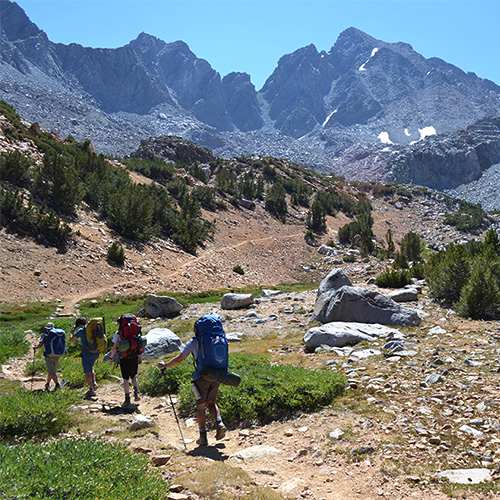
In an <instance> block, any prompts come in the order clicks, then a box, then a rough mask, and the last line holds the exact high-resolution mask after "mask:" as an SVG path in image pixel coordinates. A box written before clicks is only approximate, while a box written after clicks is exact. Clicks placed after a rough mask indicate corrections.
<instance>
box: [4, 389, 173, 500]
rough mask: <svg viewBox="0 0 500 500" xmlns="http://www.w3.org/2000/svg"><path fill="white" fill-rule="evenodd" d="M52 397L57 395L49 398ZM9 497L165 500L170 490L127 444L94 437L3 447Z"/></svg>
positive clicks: (145, 460)
mask: <svg viewBox="0 0 500 500" xmlns="http://www.w3.org/2000/svg"><path fill="white" fill-rule="evenodd" d="M50 396H51V397H52V395H50ZM0 462H1V463H2V474H1V475H0V491H2V496H3V497H4V498H17V499H29V498H45V499H50V498H52V499H62V498H64V499H67V500H76V499H78V500H101V499H106V500H122V499H124V498H140V499H143V500H161V499H166V498H167V497H168V495H169V487H168V484H166V483H165V482H164V481H163V479H162V478H161V475H160V474H159V473H158V472H157V471H155V470H153V469H151V467H150V462H149V458H148V457H147V456H145V455H144V454H142V453H131V452H130V451H129V450H128V449H127V445H124V444H119V443H108V442H105V441H102V440H95V439H80V440H75V439H69V438H63V439H59V440H57V441H53V442H45V443H32V442H27V443H24V444H22V445H17V446H5V445H3V444H0Z"/></svg>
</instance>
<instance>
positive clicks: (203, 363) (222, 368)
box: [158, 315, 229, 446]
mask: <svg viewBox="0 0 500 500" xmlns="http://www.w3.org/2000/svg"><path fill="white" fill-rule="evenodd" d="M194 332H195V336H194V337H193V338H192V339H191V340H189V341H188V342H187V344H186V345H185V346H184V348H183V349H182V351H181V353H180V354H178V355H177V356H176V357H175V358H173V359H171V360H170V361H168V362H167V363H165V362H164V361H160V362H159V363H158V368H159V369H160V370H164V369H165V368H171V367H173V366H177V365H178V364H179V363H181V362H182V361H184V360H185V359H186V358H187V357H188V356H189V355H190V354H192V355H193V357H194V359H195V367H196V369H195V371H194V373H193V375H192V379H193V380H192V384H193V393H194V395H195V398H196V419H197V421H198V427H199V431H200V437H199V438H198V439H197V440H196V443H197V444H199V445H200V446H207V445H208V439H207V427H206V423H207V416H206V411H205V410H206V408H208V411H209V413H210V415H211V416H212V418H213V419H214V421H215V425H216V434H215V439H217V440H219V439H223V438H224V437H225V435H226V431H227V429H226V426H225V425H224V423H223V422H222V418H221V415H220V410H219V407H218V406H217V404H216V402H215V401H216V399H217V394H218V392H219V386H220V384H221V383H225V382H226V380H227V374H228V371H227V370H228V365H229V358H228V344H227V339H226V335H225V333H224V329H223V327H222V322H221V320H220V318H219V316H215V315H206V316H202V317H201V318H199V319H198V320H197V321H196V323H195V324H194Z"/></svg>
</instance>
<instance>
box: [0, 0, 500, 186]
mask: <svg viewBox="0 0 500 500" xmlns="http://www.w3.org/2000/svg"><path fill="white" fill-rule="evenodd" d="M0 9H1V10H0V13H1V16H2V37H1V42H0V43H1V47H0V49H1V50H0V99H4V100H6V101H7V102H9V104H12V105H13V106H14V107H15V108H16V109H18V110H19V111H21V112H23V113H24V114H25V116H26V118H27V119H29V120H30V121H37V122H39V123H41V125H42V126H44V127H45V128H48V129H51V130H54V131H56V132H58V133H59V134H60V135H61V136H67V135H68V134H71V135H72V136H73V137H75V138H76V139H78V140H84V139H86V138H90V139H91V140H92V142H93V144H95V147H96V149H97V151H100V152H104V153H107V154H111V155H126V154H129V153H130V152H131V151H132V150H134V149H135V148H136V147H137V146H138V144H139V142H140V140H141V139H142V138H145V137H150V136H159V135H182V136H184V137H186V138H187V139H193V140H195V141H197V142H200V143H201V144H203V145H205V146H208V147H211V148H214V152H215V153H216V154H217V155H220V156H225V157H228V156H234V155H242V154H244V155H246V154H252V153H257V154H263V155H266V156H267V155H272V156H277V157H283V156H285V157H287V158H288V159H291V160H293V161H296V162H299V163H304V164H306V166H310V167H312V168H315V169H317V170H320V171H323V172H326V171H331V170H332V168H333V160H332V159H333V158H339V159H340V161H342V158H343V157H345V155H346V154H350V152H349V151H348V148H349V147H351V146H353V145H355V147H356V149H359V148H361V149H368V150H373V151H374V150H378V148H379V147H380V146H382V147H384V146H383V145H386V146H391V145H410V144H412V143H416V142H418V141H420V140H422V138H423V137H425V136H428V135H429V133H436V134H439V133H445V132H454V131H456V130H459V129H464V128H466V127H467V126H469V125H471V124H472V123H474V122H475V121H477V120H479V119H482V118H485V117H488V116H490V117H491V116H500V87H499V86H498V85H496V84H495V83H493V82H490V81H488V80H483V79H481V78H478V77H477V76H476V75H474V74H473V73H465V72H464V71H462V70H460V69H459V68H457V67H455V66H453V65H451V64H449V63H446V62H445V61H442V60H441V59H437V58H431V59H426V58H424V57H423V56H422V55H420V54H418V53H417V52H415V51H414V50H413V49H412V47H411V45H409V44H407V43H404V42H397V43H388V42H384V41H382V40H378V39H376V38H373V37H372V36H370V35H368V34H367V33H364V32H363V31H361V30H359V29H357V28H354V27H350V28H347V29H346V30H344V31H343V32H342V33H341V34H340V35H339V37H338V39H337V41H336V42H335V43H334V44H333V46H332V47H331V50H330V51H329V52H325V51H321V52H318V49H317V48H316V47H315V46H314V45H313V44H309V45H306V46H305V47H302V48H299V49H297V50H296V51H294V52H292V53H290V54H287V55H284V56H283V57H281V58H280V59H279V61H278V64H277V66H276V69H275V70H274V71H273V73H272V75H271V76H270V77H269V78H268V79H267V81H266V83H265V85H264V86H263V88H262V89H261V90H260V91H258V92H257V91H256V89H255V87H254V86H253V85H252V83H251V80H250V77H249V76H248V75H246V74H244V73H230V74H229V75H227V76H226V77H224V78H223V79H221V75H219V73H218V72H217V71H215V70H214V69H213V68H212V67H211V65H210V63H209V62H208V61H206V60H204V59H201V58H198V57H197V56H196V55H195V54H194V53H193V52H192V51H191V50H190V48H189V46H188V45H187V44H185V43H184V42H182V41H176V42H170V43H167V42H164V41H162V40H160V39H159V38H156V37H154V36H152V35H149V34H147V33H140V34H139V36H138V37H137V38H136V39H135V40H132V41H131V42H130V43H129V44H127V45H125V46H124V47H120V48H116V49H93V48H84V47H81V46H80V45H77V44H71V45H64V44H55V43H52V42H50V41H49V40H48V39H47V37H46V35H45V33H43V31H41V30H39V29H38V28H37V26H36V25H34V24H33V23H31V21H30V20H29V19H28V17H27V16H26V14H25V13H24V11H23V10H22V9H21V8H19V7H18V6H17V5H16V4H15V3H13V2H11V1H9V0H0ZM63 117H64V118H63ZM67 117H70V119H69V120H68V119H67ZM103 124H106V125H105V126H104V127H103ZM429 131H431V132H429ZM382 170H384V171H386V169H382ZM364 173H365V174H366V173H368V171H367V170H366V168H364ZM444 175H445V176H446V175H449V176H451V177H453V173H452V172H450V173H448V172H445V173H444ZM448 184H449V183H447V182H443V185H448ZM452 184H453V183H452Z"/></svg>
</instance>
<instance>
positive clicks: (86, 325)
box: [69, 317, 107, 399]
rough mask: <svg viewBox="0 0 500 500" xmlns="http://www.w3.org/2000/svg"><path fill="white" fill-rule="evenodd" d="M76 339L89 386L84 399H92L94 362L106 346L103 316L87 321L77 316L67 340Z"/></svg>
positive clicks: (94, 389) (94, 387) (95, 387)
mask: <svg viewBox="0 0 500 500" xmlns="http://www.w3.org/2000/svg"><path fill="white" fill-rule="evenodd" d="M78 339H80V340H81V349H82V352H81V358H82V367H83V373H84V375H85V382H86V383H87V385H88V387H89V390H88V391H87V393H86V394H85V399H92V397H94V396H95V395H96V392H95V391H96V390H97V382H96V379H95V371H94V364H95V362H96V361H97V359H98V358H99V355H100V354H101V352H103V351H104V350H106V347H107V341H106V335H105V323H104V318H93V319H91V320H90V321H89V322H87V319H86V318H84V317H80V318H78V319H77V320H76V321H75V324H74V326H73V327H72V328H71V336H70V338H69V341H70V342H75V341H76V340H78Z"/></svg>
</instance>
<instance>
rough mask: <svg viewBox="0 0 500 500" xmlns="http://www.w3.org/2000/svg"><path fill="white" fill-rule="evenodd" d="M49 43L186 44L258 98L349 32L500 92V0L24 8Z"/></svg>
mask: <svg viewBox="0 0 500 500" xmlns="http://www.w3.org/2000/svg"><path fill="white" fill-rule="evenodd" d="M17 3H18V4H19V5H20V6H21V7H22V8H23V9H24V11H25V12H26V14H27V15H28V17H29V18H30V19H31V20H32V21H33V22H34V23H35V24H37V25H38V27H39V28H41V29H42V30H44V31H45V32H46V33H47V35H48V37H49V39H50V40H52V41H53V42H61V43H65V44H69V43H73V42H74V43H79V44H81V45H84V46H87V47H105V48H115V47H120V46H123V45H126V44H127V43H128V42H130V41H131V40H133V39H134V38H136V37H137V36H138V35H139V33H141V32H142V31H144V32H146V33H149V34H150V35H154V36H156V37H158V38H160V39H162V40H164V41H165V42H173V41H176V40H183V41H184V42H186V43H187V44H188V45H189V47H190V49H191V50H192V51H193V52H194V53H195V54H196V56H198V57H200V58H203V59H206V60H207V61H208V62H209V63H210V64H211V66H212V67H213V68H214V69H215V70H216V71H218V72H219V73H220V74H221V76H224V75H226V74H228V73H230V72H232V71H241V72H246V73H249V74H250V75H251V78H252V83H253V84H254V85H255V86H256V87H257V89H260V88H261V87H262V85H263V84H264V82H265V80H266V79H267V78H268V77H269V76H270V75H271V73H272V72H273V70H274V69H275V67H276V65H277V63H278V60H279V58H280V57H281V56H282V55H284V54H288V53H290V52H293V51H294V50H296V49H298V48H300V47H304V46H305V45H309V44H310V43H313V44H314V45H315V46H316V48H317V49H318V50H326V51H328V50H330V48H331V47H332V46H333V44H334V43H335V41H336V39H337V37H338V35H339V34H340V33H341V32H342V31H343V30H344V29H346V28H349V27H351V26H353V27H355V28H358V29H360V30H362V31H364V32H366V33H368V34H369V35H371V36H373V37H375V38H377V39H380V40H383V41H386V42H406V43H409V44H410V45H412V46H413V48H414V49H415V50H416V51H417V52H419V53H420V54H422V55H423V56H424V57H427V58H428V57H440V58H441V59H444V60H445V61H447V62H449V63H451V64H454V65H456V66H458V67H459V68H461V69H462V70H464V71H473V72H474V73H476V74H477V75H478V76H480V77H481V78H488V79H490V80H493V81H494V82H495V83H497V84H498V85H500V35H499V29H498V28H499V22H500V21H499V20H500V0H467V1H457V0H432V1H431V0H420V1H414V0H386V1H379V0H371V1H369V0H265V1H263V0H221V1H217V0H18V1H17Z"/></svg>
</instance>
